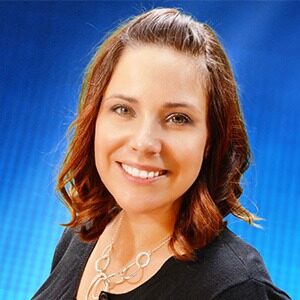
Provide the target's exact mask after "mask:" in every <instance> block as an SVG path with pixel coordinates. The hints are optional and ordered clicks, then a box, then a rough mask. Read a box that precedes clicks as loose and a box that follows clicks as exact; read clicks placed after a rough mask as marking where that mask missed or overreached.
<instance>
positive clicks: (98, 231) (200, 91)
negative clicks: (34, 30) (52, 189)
mask: <svg viewBox="0 0 300 300" xmlns="http://www.w3.org/2000/svg"><path fill="white" fill-rule="evenodd" d="M72 129H73V137H72V140H71V143H70V146H69V150H68V153H67V155H66V158H65V161H64V164H63V167H62V169H61V172H60V175H59V178H58V185H57V188H58V190H59V191H60V193H61V195H62V198H63V200H64V202H65V203H66V205H67V206H68V208H69V209H70V211H71V213H72V220H71V221H70V223H69V224H67V225H66V226H67V229H66V230H65V232H64V234H63V236H62V238H61V240H60V242H59V244H58V246H57V249H56V252H55V255H54V259H53V264H52V269H51V274H50V276H49V278H48V279H47V281H46V282H45V283H44V285H43V286H42V287H41V288H40V290H39V291H38V292H37V293H36V295H35V296H34V297H33V299H289V297H288V296H287V295H286V294H285V293H284V292H282V291H280V290H279V289H278V288H276V287H275V286H274V285H273V283H272V281H271V279H270V277H269V275H268V273H267V271H266V269H265V266H264V264H263V261H262V259H261V257H260V255H259V254H258V253H257V252H256V251H255V250H254V249H253V248H252V247H251V246H249V245H247V244H245V243H244V242H243V241H242V240H240V239H239V238H237V237H236V236H235V235H234V234H233V233H232V232H230V231H229V230H228V229H227V228H226V223H225V221H224V217H225V216H227V215H228V214H230V213H231V214H233V215H235V216H236V217H238V218H240V219H242V220H244V221H246V222H248V223H250V224H254V222H255V221H256V220H257V218H256V217H255V216H254V215H253V214H251V213H250V212H248V211H247V210H246V209H245V208H244V207H243V206H242V205H241V204H240V202H239V197H240V195H241V193H242V188H241V186H240V178H241V176H242V174H243V173H244V172H245V171H246V169H247V168H248V165H249V155H250V151H249V146H248V140H247V135H246V132H245V127H244V123H243V118H242V115H241V111H240V107H239V101H238V95H237V90H236V84H235V81H234V78H233V74H232V71H231V69H230V65H229V62H228V60H227V58H226V55H225V53H224V50H223V48H222V46H221V45H220V42H219V41H218V39H217V37H216V35H215V34H214V32H213V31H212V29H210V28H209V27H208V26H207V25H205V24H201V23H198V22H196V21H194V20H193V19H192V18H191V17H189V16H186V15H184V14H182V13H181V12H179V11H178V10H176V9H154V10H151V11H149V12H147V13H144V14H142V15H140V16H137V17H135V18H133V19H132V20H130V21H128V22H127V23H126V24H124V25H123V26H121V27H120V28H119V29H118V30H116V31H115V32H114V33H113V34H112V35H111V36H110V37H109V38H108V39H107V40H106V41H105V42H104V43H103V44H102V45H101V47H100V48H99V50H98V51H97V53H96V55H95V57H94V59H93V60H92V62H91V64H90V66H89V67H88V70H87V74H86V78H85V80H84V83H83V88H82V93H81V97H80V104H79V111H78V116H77V119H76V120H75V121H74V123H73V125H72Z"/></svg>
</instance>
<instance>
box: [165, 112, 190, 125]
mask: <svg viewBox="0 0 300 300" xmlns="http://www.w3.org/2000/svg"><path fill="white" fill-rule="evenodd" d="M167 121H168V122H172V123H174V124H177V125H184V124H189V123H191V122H192V120H191V119H190V117H188V116H187V115H184V114H172V115H171V116H169V117H168V119H167Z"/></svg>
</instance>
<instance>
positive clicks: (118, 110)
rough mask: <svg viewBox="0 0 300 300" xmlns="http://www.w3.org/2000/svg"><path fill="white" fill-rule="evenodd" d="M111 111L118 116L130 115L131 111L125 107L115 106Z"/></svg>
mask: <svg viewBox="0 0 300 300" xmlns="http://www.w3.org/2000/svg"><path fill="white" fill-rule="evenodd" d="M112 111H114V112H116V113H117V114H118V115H120V116H127V115H130V114H131V113H132V110H131V109H130V108H129V107H127V106H126V105H117V106H114V107H112Z"/></svg>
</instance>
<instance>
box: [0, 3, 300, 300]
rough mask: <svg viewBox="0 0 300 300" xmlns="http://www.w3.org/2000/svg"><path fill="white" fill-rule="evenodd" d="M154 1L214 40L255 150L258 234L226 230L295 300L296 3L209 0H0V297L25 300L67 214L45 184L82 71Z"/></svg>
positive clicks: (251, 179)
mask: <svg viewBox="0 0 300 300" xmlns="http://www.w3.org/2000/svg"><path fill="white" fill-rule="evenodd" d="M156 6H176V7H181V8H183V9H184V10H185V11H187V12H190V13H192V14H193V15H194V16H196V17H197V18H198V19H199V20H201V21H206V22H208V23H209V24H210V25H211V26H212V27H213V28H214V29H215V30H216V31H217V32H218V33H219V35H220V36H221V39H222V41H223V43H224V45H225V48H226V49H227V52H228V54H229V57H230V59H231V62H232V65H233V68H234V71H235V74H236V78H237V81H238V83H239V89H240V95H241V102H242V106H243V110H244V114H245V118H246V122H247V128H248V133H249V137H250V142H251V146H252V149H253V154H254V163H253V166H252V167H251V169H250V170H249V172H248V175H247V176H246V179H245V194H244V196H243V203H244V204H245V205H246V206H247V207H248V208H250V209H251V210H252V211H256V210H258V213H259V215H260V216H262V217H264V218H265V221H264V222H262V225H263V227H264V229H262V230H260V229H255V228H250V227H249V226H247V225H244V224H242V223H241V222H238V221H236V220H235V219H234V218H230V227H231V228H232V229H233V230H234V231H236V232H237V233H238V234H239V235H241V236H242V237H243V238H244V239H245V240H247V241H249V242H250V243H251V244H253V245H254V246H255V247H257V248H258V249H259V251H260V252H261V253H262V255H263V256H264V258H265V262H266V265H267V267H268V269H269V271H270V273H271V275H272V278H273V280H274V281H275V283H276V284H277V285H279V286H280V287H282V288H283V289H285V290H286V291H287V292H288V293H289V294H290V295H291V296H292V297H293V299H300V291H299V287H300V270H299V267H300V257H299V256H300V251H299V248H300V247H299V246H300V238H299V229H300V226H299V221H298V215H299V211H300V207H299V199H298V198H299V192H300V190H299V170H300V165H299V150H300V141H299V133H298V131H299V128H300V126H299V125H300V121H299V119H300V104H299V69H300V62H299V57H300V56H299V53H300V43H299V36H300V22H299V20H300V18H299V17H300V3H299V2H298V3H297V2H211V1H206V2H197V1H188V2H174V1H151V2H147V1H143V2H141V1H136V2H128V1H118V2H0V68H1V69H0V101H1V102H0V109H1V118H0V129H1V130H0V141H1V148H0V149H1V150H0V151H1V152H0V153H1V160H0V172H1V176H0V208H1V210H0V212H1V225H0V226H1V231H0V232H1V242H0V243H1V245H0V257H1V272H0V299H14V300H15V299H29V298H30V296H31V295H32V294H33V293H34V291H35V290H36V289H37V288H38V287H39V286H40V285H41V284H42V282H43V281H44V280H45V279H46V277H47V275H48V273H49V268H50V263H51V259H52V254H53V251H54V248H55V245H56V242H57V240H58V238H59V236H60V234H61V232H62V228H61V227H59V226H58V224H59V223H63V222H66V221H68V218H69V216H68V214H67V211H66V209H65V208H64V206H63V205H62V204H61V203H60V202H59V200H57V198H56V196H55V194H54V192H53V187H54V182H55V174H56V170H57V165H58V163H59V161H60V160H61V158H62V155H63V151H64V149H65V144H66V143H65V141H64V132H65V130H66V128H67V125H68V124H69V123H70V121H71V120H72V118H73V117H74V114H75V111H76V103H77V98H78V94H79V90H80V83H81V78H82V74H83V70H84V67H85V66H86V64H87V63H88V61H89V59H90V58H91V56H92V54H93V53H94V50H95V47H96V46H97V45H98V44H99V41H100V40H101V39H102V38H103V36H104V35H105V33H106V32H107V31H109V30H111V29H113V28H114V27H115V26H116V25H117V24H118V23H119V21H121V20H124V19H126V18H127V17H129V16H131V15H133V14H137V13H139V12H141V10H142V9H148V8H152V7H156ZM256 207H257V208H256ZM297 289H298V290H297Z"/></svg>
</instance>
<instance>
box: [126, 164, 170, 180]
mask: <svg viewBox="0 0 300 300" xmlns="http://www.w3.org/2000/svg"><path fill="white" fill-rule="evenodd" d="M121 166H122V168H123V170H124V171H125V172H126V173H127V174H129V175H131V176H133V177H136V178H142V179H148V178H155V177H159V176H161V175H164V174H165V173H166V172H167V171H164V170H161V171H150V172H149V171H146V170H141V169H137V168H134V167H131V166H128V165H126V164H123V163H122V164H121Z"/></svg>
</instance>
